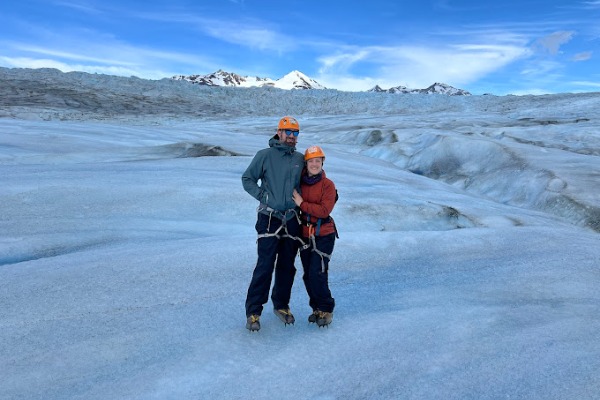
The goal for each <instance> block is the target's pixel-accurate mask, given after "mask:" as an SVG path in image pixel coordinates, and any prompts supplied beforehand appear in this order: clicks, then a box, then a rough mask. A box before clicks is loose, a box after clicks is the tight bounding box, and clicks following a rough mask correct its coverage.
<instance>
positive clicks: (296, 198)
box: [292, 189, 304, 207]
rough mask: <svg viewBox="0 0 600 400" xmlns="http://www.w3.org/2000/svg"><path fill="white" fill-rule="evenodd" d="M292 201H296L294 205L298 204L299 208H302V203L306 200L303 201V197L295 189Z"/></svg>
mask: <svg viewBox="0 0 600 400" xmlns="http://www.w3.org/2000/svg"><path fill="white" fill-rule="evenodd" d="M292 199H293V200H294V203H296V205H297V206H298V207H300V204H302V202H303V201H304V199H302V196H300V193H298V191H297V190H296V189H294V193H293V194H292Z"/></svg>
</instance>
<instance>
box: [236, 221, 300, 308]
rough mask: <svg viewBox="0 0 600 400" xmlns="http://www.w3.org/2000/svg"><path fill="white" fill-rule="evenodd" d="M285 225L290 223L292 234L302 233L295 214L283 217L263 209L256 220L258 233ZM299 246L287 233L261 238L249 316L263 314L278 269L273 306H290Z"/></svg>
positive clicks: (297, 235)
mask: <svg viewBox="0 0 600 400" xmlns="http://www.w3.org/2000/svg"><path fill="white" fill-rule="evenodd" d="M282 225H286V226H287V233H288V234H289V235H290V236H294V237H299V236H300V234H301V232H300V225H299V224H298V220H297V219H296V218H292V219H290V220H288V221H283V220H281V219H279V218H276V217H274V216H271V217H270V216H268V215H265V214H261V213H259V214H258V219H257V221H256V232H257V233H258V234H259V235H262V234H265V233H274V232H276V231H277V229H279V227H280V226H282ZM286 226H284V227H283V228H282V229H281V230H280V231H279V236H282V235H284V234H285V233H286V229H285V228H286ZM298 247H299V242H298V241H297V240H295V239H292V238H288V237H281V238H277V237H275V236H269V237H262V238H259V239H258V244H257V248H258V261H257V262H256V267H255V268H254V273H253V274H252V280H251V281H250V286H249V287H248V295H247V297H246V316H250V315H253V314H256V315H261V314H262V310H263V305H264V304H265V303H266V302H267V301H268V299H269V289H270V288H271V278H272V276H273V270H275V284H274V285H273V292H272V293H271V300H272V301H273V307H274V308H275V309H280V308H289V303H290V297H291V294H292V285H293V284H294V276H295V275H296V267H295V266H294V259H295V258H296V255H297V254H298Z"/></svg>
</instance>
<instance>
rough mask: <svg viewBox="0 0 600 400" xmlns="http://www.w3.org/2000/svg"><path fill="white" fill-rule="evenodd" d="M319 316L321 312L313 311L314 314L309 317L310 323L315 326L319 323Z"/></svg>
mask: <svg viewBox="0 0 600 400" xmlns="http://www.w3.org/2000/svg"><path fill="white" fill-rule="evenodd" d="M318 316H319V310H313V312H312V314H310V315H309V316H308V323H309V324H314V323H315V322H317V317H318Z"/></svg>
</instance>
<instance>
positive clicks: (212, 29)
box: [136, 12, 297, 53]
mask: <svg viewBox="0 0 600 400" xmlns="http://www.w3.org/2000/svg"><path fill="white" fill-rule="evenodd" d="M136 17H139V18H143V19H148V20H156V21H161V22H163V23H170V24H186V25H187V26H188V29H193V30H196V31H198V32H201V33H202V34H205V35H207V36H209V37H212V38H214V39H217V40H220V41H223V42H226V43H230V44H235V45H239V46H241V47H246V48H249V49H258V50H261V51H275V52H277V53H282V52H288V51H291V50H293V49H295V48H296V47H297V44H296V43H297V42H296V40H295V39H294V38H293V37H291V36H289V35H286V34H283V33H281V32H280V31H279V30H278V29H277V27H276V26H273V24H271V23H268V22H266V21H262V20H256V19H250V18H248V19H233V20H232V19H219V18H205V17H199V16H195V15H189V14H181V13H171V14H169V13H166V14H153V13H144V12H142V13H139V14H137V15H136Z"/></svg>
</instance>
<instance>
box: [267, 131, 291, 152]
mask: <svg viewBox="0 0 600 400" xmlns="http://www.w3.org/2000/svg"><path fill="white" fill-rule="evenodd" d="M269 147H273V148H275V149H277V150H279V151H283V152H285V153H289V154H293V153H294V152H295V151H296V146H294V147H290V146H288V145H285V144H281V142H280V141H279V136H277V135H275V136H273V137H272V138H271V139H269Z"/></svg>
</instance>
